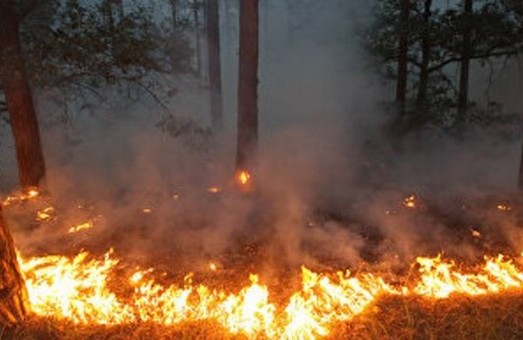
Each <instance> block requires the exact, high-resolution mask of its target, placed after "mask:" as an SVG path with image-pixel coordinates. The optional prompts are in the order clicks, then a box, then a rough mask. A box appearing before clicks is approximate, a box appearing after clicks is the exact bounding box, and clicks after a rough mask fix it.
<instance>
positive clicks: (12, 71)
mask: <svg viewBox="0 0 523 340" xmlns="http://www.w3.org/2000/svg"><path fill="white" fill-rule="evenodd" d="M1 9H2V12H3V13H0V22H1V25H0V58H1V60H2V62H1V65H2V72H1V73H2V84H3V88H4V94H5V98H6V102H7V110H8V111H9V117H10V121H11V130H12V132H13V136H14V141H15V148H16V157H17V162H18V174H19V179H20V184H21V186H22V187H32V186H38V185H40V184H41V182H42V181H43V179H44V177H45V163H44V156H43V152H42V144H41V141H40V131H39V128H38V120H37V117H36V112H35V109H34V104H33V96H32V93H31V88H30V86H29V80H28V79H27V74H26V71H25V65H24V61H23V58H22V53H21V49H20V38H19V20H18V19H17V18H16V15H15V13H13V12H12V11H9V9H8V8H6V7H5V6H3V7H2V8H1Z"/></svg>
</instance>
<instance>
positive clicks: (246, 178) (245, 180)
mask: <svg viewBox="0 0 523 340" xmlns="http://www.w3.org/2000/svg"><path fill="white" fill-rule="evenodd" d="M236 179H237V180H238V183H239V184H241V185H247V184H249V182H250V181H251V174H250V173H249V172H248V171H246V170H242V171H239V172H238V174H237V175H236Z"/></svg>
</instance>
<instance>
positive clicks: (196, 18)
mask: <svg viewBox="0 0 523 340" xmlns="http://www.w3.org/2000/svg"><path fill="white" fill-rule="evenodd" d="M192 5H193V8H192V9H193V19H194V40H195V41H194V44H195V48H196V74H197V75H198V77H201V75H202V47H201V45H200V7H199V3H198V1H193V4H192Z"/></svg>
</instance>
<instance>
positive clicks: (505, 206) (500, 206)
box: [496, 203, 512, 212]
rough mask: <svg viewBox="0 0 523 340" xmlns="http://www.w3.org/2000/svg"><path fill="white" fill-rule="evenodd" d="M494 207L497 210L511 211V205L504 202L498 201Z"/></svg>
mask: <svg viewBox="0 0 523 340" xmlns="http://www.w3.org/2000/svg"><path fill="white" fill-rule="evenodd" d="M496 209H498V210H499V211H505V212H506V211H511V210H512V207H511V206H510V205H508V204H505V203H500V204H498V205H496Z"/></svg>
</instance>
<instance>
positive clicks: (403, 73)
mask: <svg viewBox="0 0 523 340" xmlns="http://www.w3.org/2000/svg"><path fill="white" fill-rule="evenodd" d="M400 1H401V5H400V6H401V7H400V16H399V23H398V27H399V29H398V31H399V34H398V40H399V44H398V80H397V82H396V101H397V102H398V105H399V107H400V117H403V115H404V113H405V104H406V100H407V85H408V81H407V79H408V64H409V17H410V0H400Z"/></svg>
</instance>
